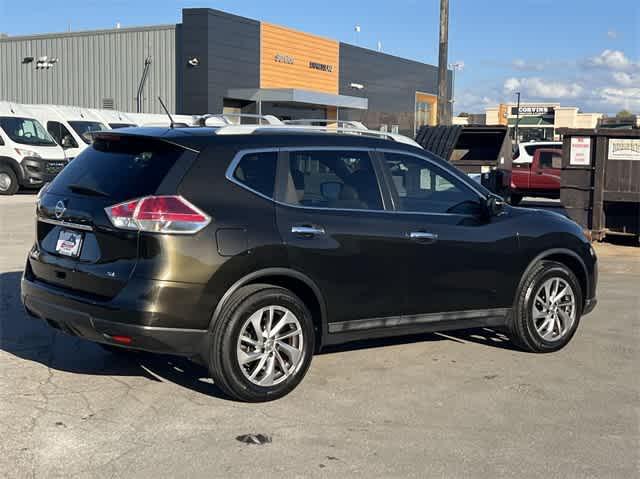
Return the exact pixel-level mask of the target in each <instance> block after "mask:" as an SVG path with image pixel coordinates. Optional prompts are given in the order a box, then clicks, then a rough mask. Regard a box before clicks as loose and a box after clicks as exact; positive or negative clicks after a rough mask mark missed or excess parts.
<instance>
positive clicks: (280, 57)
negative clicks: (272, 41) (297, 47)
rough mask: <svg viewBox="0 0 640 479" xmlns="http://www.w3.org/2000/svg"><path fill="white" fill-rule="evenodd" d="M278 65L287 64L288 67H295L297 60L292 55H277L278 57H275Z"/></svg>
mask: <svg viewBox="0 0 640 479" xmlns="http://www.w3.org/2000/svg"><path fill="white" fill-rule="evenodd" d="M273 59H274V60H275V61H276V63H286V64H287V65H293V64H294V63H295V59H294V58H293V57H292V56H290V55H283V54H282V53H276V56H275V57H273Z"/></svg>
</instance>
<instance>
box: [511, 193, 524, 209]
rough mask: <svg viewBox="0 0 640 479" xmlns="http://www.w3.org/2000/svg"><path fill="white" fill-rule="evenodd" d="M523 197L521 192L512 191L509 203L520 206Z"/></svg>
mask: <svg viewBox="0 0 640 479" xmlns="http://www.w3.org/2000/svg"><path fill="white" fill-rule="evenodd" d="M522 198H523V196H522V195H520V194H517V193H511V195H510V196H509V203H511V204H512V205H513V206H518V205H519V204H520V202H521V201H522Z"/></svg>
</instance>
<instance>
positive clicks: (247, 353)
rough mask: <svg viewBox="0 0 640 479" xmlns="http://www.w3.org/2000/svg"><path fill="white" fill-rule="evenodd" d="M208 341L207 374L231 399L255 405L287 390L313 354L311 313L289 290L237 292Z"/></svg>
mask: <svg viewBox="0 0 640 479" xmlns="http://www.w3.org/2000/svg"><path fill="white" fill-rule="evenodd" d="M211 334H212V337H211V349H210V353H209V370H210V372H211V375H212V377H213V380H214V382H215V383H216V385H218V386H219V387H220V389H222V390H223V392H225V393H226V394H228V395H229V396H231V397H232V398H234V399H238V400H242V401H249V402H260V401H270V400H273V399H277V398H280V397H282V396H284V395H286V394H288V393H289V392H290V391H292V390H293V389H294V388H295V387H296V386H297V385H298V384H299V383H300V381H302V378H303V377H304V375H305V374H306V372H307V369H308V368H309V365H310V364H311V356H312V354H313V347H314V344H315V341H314V328H313V322H312V320H311V313H310V312H309V310H308V309H307V307H306V306H305V305H304V303H303V302H302V301H301V300H300V299H299V298H298V297H297V296H296V295H294V294H293V293H292V292H291V291H289V290H287V289H284V288H280V287H276V286H271V285H266V284H263V285H259V284H258V285H250V286H245V287H242V288H240V289H239V290H238V291H237V292H236V293H234V294H233V295H232V297H231V298H230V299H229V300H228V301H227V303H226V305H225V306H224V307H223V309H222V311H221V313H220V316H219V318H218V320H217V321H216V324H215V325H214V328H213V331H212V333H211Z"/></svg>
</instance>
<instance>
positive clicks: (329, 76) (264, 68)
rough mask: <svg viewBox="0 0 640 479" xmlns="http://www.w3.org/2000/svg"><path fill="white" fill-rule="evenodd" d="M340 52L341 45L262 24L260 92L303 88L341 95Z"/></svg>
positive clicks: (306, 34)
mask: <svg viewBox="0 0 640 479" xmlns="http://www.w3.org/2000/svg"><path fill="white" fill-rule="evenodd" d="M339 48H340V47H339V44H338V42H337V41H334V40H328V39H326V38H322V37H319V36H316V35H310V34H308V33H303V32H298V31H296V30H292V29H290V28H285V27H280V26H278V25H272V24H270V23H264V22H262V23H261V24H260V88H300V89H303V90H312V91H319V92H324V93H336V94H337V93H338V78H339V68H340V65H339V58H340V55H339ZM311 64H314V65H315V66H316V68H313V67H312V66H311Z"/></svg>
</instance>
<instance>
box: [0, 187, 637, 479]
mask: <svg viewBox="0 0 640 479" xmlns="http://www.w3.org/2000/svg"><path fill="white" fill-rule="evenodd" d="M34 202H35V196H33V195H29V194H27V195H17V196H14V197H10V198H8V197H7V198H5V197H0V431H1V434H0V476H2V477H11V478H13V477H15V478H23V477H92V478H93V477H152V478H157V477H208V478H210V477H229V478H231V477H249V476H256V475H257V476H260V477H272V476H279V477H332V476H338V475H340V476H342V477H486V478H496V477H520V478H522V477H557V478H568V477H580V478H582V477H598V478H602V477H616V478H626V477H629V478H631V477H638V475H639V474H640V470H639V468H640V425H639V418H640V374H638V365H639V364H640V363H639V362H638V359H639V357H640V356H639V351H640V341H638V340H639V339H640V336H639V335H640V294H638V293H639V292H640V248H633V247H629V246H613V245H610V244H602V245H598V246H597V251H598V254H599V258H600V282H599V290H598V297H599V305H598V307H597V308H596V310H595V311H594V313H592V314H591V315H589V316H587V317H585V318H584V320H583V322H582V324H581V325H580V328H579V329H578V332H577V334H576V336H575V338H574V339H573V341H572V342H571V343H570V344H569V346H567V347H566V348H565V349H564V350H562V351H560V352H558V353H555V354H550V355H533V354H527V353H523V352H520V351H517V350H514V349H513V348H512V346H511V344H510V343H509V341H508V338H506V337H505V336H504V335H502V334H500V333H498V332H496V331H492V330H486V329H485V330H471V331H461V332H456V333H447V334H426V335H420V336H412V337H409V338H400V339H392V340H384V341H375V342H363V343H356V344H352V345H347V346H343V347H339V348H334V349H332V350H330V351H327V352H325V353H323V354H321V355H319V356H317V357H315V358H314V361H313V363H312V366H311V369H310V371H309V374H308V375H307V377H306V379H305V380H304V381H303V383H302V384H301V386H300V387H299V388H298V389H296V390H295V391H294V392H293V393H292V394H291V395H289V396H287V397H285V398H283V399H281V400H279V401H276V402H272V403H266V404H242V403H236V402H231V401H229V400H226V399H224V398H222V397H220V394H219V393H218V390H217V389H216V386H215V385H214V384H212V383H211V381H210V380H209V379H208V377H207V376H208V374H207V371H206V370H205V369H204V368H202V367H199V366H196V365H193V364H190V363H189V362H187V361H184V360H179V359H174V358H170V357H154V356H151V355H133V356H132V357H131V358H122V357H117V356H115V355H112V354H109V353H106V352H104V351H103V350H102V349H100V348H99V347H97V346H95V345H93V344H92V343H89V342H85V341H82V340H79V339H76V338H72V337H69V336H65V335H63V334H61V333H58V332H56V331H54V330H52V329H50V328H48V327H47V326H45V325H44V324H43V323H41V322H40V321H36V320H31V319H28V318H27V316H26V315H25V313H24V312H23V310H22V306H21V305H20V300H19V280H20V274H21V270H22V267H23V261H24V259H25V256H26V252H27V250H28V248H29V247H30V245H31V242H32V239H33V227H34V220H33V209H34ZM552 206H553V205H552ZM244 434H264V435H268V436H269V437H270V438H271V442H270V443H266V444H263V445H256V444H245V443H242V442H240V441H238V440H237V437H238V436H241V435H244Z"/></svg>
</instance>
